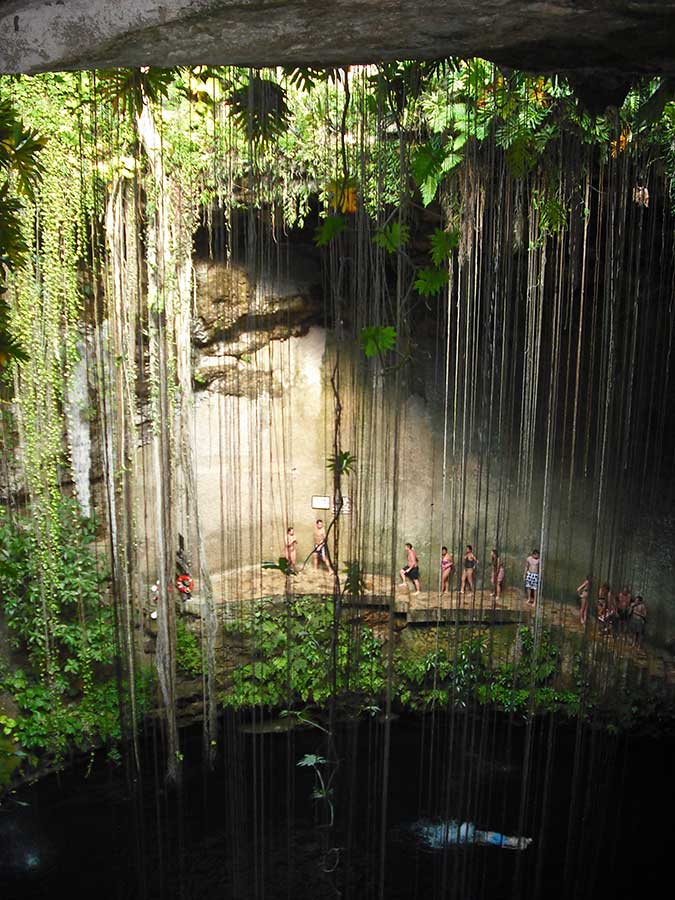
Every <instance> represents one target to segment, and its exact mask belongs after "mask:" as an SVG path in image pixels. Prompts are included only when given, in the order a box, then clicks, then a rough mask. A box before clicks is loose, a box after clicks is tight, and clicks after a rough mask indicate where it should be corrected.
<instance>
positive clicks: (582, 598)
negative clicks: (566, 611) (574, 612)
mask: <svg viewBox="0 0 675 900" xmlns="http://www.w3.org/2000/svg"><path fill="white" fill-rule="evenodd" d="M590 590H591V576H590V575H587V576H586V577H585V578H584V580H583V581H582V582H581V584H580V585H579V587H578V588H577V597H578V598H579V603H580V604H581V609H580V611H579V620H580V622H581V624H582V625H585V624H586V618H587V616H588V595H589V593H590Z"/></svg>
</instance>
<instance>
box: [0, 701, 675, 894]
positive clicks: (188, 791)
mask: <svg viewBox="0 0 675 900" xmlns="http://www.w3.org/2000/svg"><path fill="white" fill-rule="evenodd" d="M242 726H243V727H242ZM223 731H224V733H223V745H224V746H225V750H224V751H221V754H220V758H219V761H218V766H217V769H216V771H215V772H214V773H212V774H207V773H206V772H205V770H204V768H203V767H202V765H201V761H200V755H201V754H200V748H201V734H200V733H199V731H198V730H196V729H195V730H189V731H187V732H185V733H184V735H183V737H184V755H185V760H184V763H183V767H184V779H183V788H182V790H181V791H180V792H174V791H171V790H168V789H167V788H166V787H165V785H164V784H163V781H162V779H161V775H160V772H161V761H160V760H159V759H158V758H157V755H156V754H155V753H154V752H153V740H152V735H149V736H148V740H147V745H146V747H145V762H144V767H143V772H142V776H141V778H140V779H139V780H138V782H136V784H132V785H131V788H130V787H129V785H128V783H127V780H126V778H125V774H124V770H123V769H121V768H117V769H112V768H108V767H107V766H105V765H104V764H97V765H96V766H94V768H93V770H92V771H91V773H90V774H89V775H88V777H85V773H84V771H77V770H72V771H69V772H67V773H65V774H63V775H61V776H60V777H56V776H52V777H49V778H45V779H44V780H43V781H41V782H40V783H38V784H36V785H34V786H33V787H31V788H27V789H24V790H22V791H21V792H19V793H17V794H15V795H13V796H12V797H11V798H10V799H9V800H8V801H6V802H5V803H4V805H3V806H2V808H0V875H1V879H2V881H1V883H2V885H3V891H2V896H3V897H7V898H12V900H23V898H40V897H53V896H56V895H68V896H70V897H72V898H79V897H83V898H84V897H88V898H89V897H94V898H99V900H105V898H125V900H130V898H173V897H176V898H233V900H249V898H251V900H258V898H273V900H276V898H323V897H326V898H329V897H344V898H355V900H356V898H370V897H373V898H379V897H386V898H415V897H420V898H423V897H424V898H429V897H434V898H435V897H439V898H440V897H443V898H454V897H457V898H462V900H474V898H486V900H492V898H495V900H497V898H506V897H518V898H538V897H542V898H543V897H546V898H558V897H559V898H568V897H569V898H572V897H574V898H584V897H594V898H596V897H598V896H609V895H610V894H611V895H612V896H613V897H616V898H621V897H634V896H642V897H649V896H652V895H653V894H655V891H656V889H657V885H659V884H660V882H661V881H662V879H663V878H664V877H666V876H668V874H669V869H668V867H667V856H666V851H667V850H668V849H669V843H670V838H671V835H672V829H671V827H670V825H669V818H670V810H669V808H668V804H667V797H666V796H664V793H665V792H666V790H667V788H668V785H669V784H670V783H671V781H670V774H669V767H670V759H671V758H672V752H673V750H674V749H675V747H674V746H673V741H672V740H662V741H656V740H653V739H652V740H647V739H638V738H626V737H621V738H619V737H613V736H610V735H607V734H604V733H601V732H598V731H594V730H592V729H591V728H590V727H587V726H583V727H582V726H579V727H577V726H576V725H575V724H571V723H561V722H556V721H554V720H553V719H546V720H543V719H542V720H538V721H537V722H536V723H534V724H533V725H531V726H525V725H523V724H522V723H516V722H510V721H509V720H508V719H507V718H506V717H503V716H494V715H492V716H481V717H476V716H472V715H470V714H456V715H454V716H451V715H440V714H437V715H435V716H432V715H427V716H425V717H423V718H420V717H417V718H413V717H407V716H403V717H401V718H400V719H397V720H396V721H395V722H393V723H392V725H391V731H390V739H391V743H390V752H389V766H388V770H387V769H386V767H385V765H384V761H385V746H386V743H385V732H386V728H385V726H384V725H383V723H382V722H381V721H378V720H377V718H372V719H367V720H365V719H364V720H360V721H354V722H352V723H347V724H344V725H342V726H341V727H340V729H339V731H338V733H337V734H336V736H335V740H334V742H333V743H331V742H328V741H327V740H326V737H325V735H323V734H322V733H321V732H319V731H318V730H317V729H312V728H309V729H304V730H303V729H289V730H286V731H283V732H280V731H277V730H275V729H272V730H269V731H268V730H266V729H265V728H263V729H258V728H256V727H251V723H250V721H249V722H247V721H244V720H241V719H239V718H235V717H231V718H229V719H227V720H226V721H225V723H224V729H223ZM308 760H309V762H308ZM299 762H304V765H298V763H299ZM319 774H320V775H321V777H319ZM385 774H386V778H387V780H386V783H387V788H386V793H384V792H383V790H384V787H383V786H384V784H385ZM322 779H323V781H322ZM322 784H324V785H325V786H327V789H326V790H325V791H323V790H322V789H321V786H322ZM384 799H386V806H385V804H383V800H384ZM23 804H27V805H23ZM383 813H384V814H385V815H386V820H385V826H384V828H383V827H382V821H383V820H382V816H383ZM331 820H332V822H333V824H332V825H331ZM383 848H384V865H382V860H383V856H382V854H383Z"/></svg>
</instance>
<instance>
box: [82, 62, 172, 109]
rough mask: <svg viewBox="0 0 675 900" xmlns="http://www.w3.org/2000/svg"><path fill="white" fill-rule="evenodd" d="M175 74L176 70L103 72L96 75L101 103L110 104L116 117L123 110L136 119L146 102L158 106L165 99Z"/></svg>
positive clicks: (119, 70)
mask: <svg viewBox="0 0 675 900" xmlns="http://www.w3.org/2000/svg"><path fill="white" fill-rule="evenodd" d="M178 72H179V70H178V69H176V68H165V69H158V68H155V67H143V68H140V69H102V70H100V71H99V72H98V73H97V84H98V90H99V97H100V100H101V101H102V102H103V103H107V104H110V106H111V108H112V110H113V112H114V113H115V114H118V113H119V112H120V111H124V112H126V113H127V114H128V115H131V116H139V115H140V114H141V112H142V111H143V103H144V102H145V101H149V102H150V103H158V102H160V101H161V100H166V99H167V98H168V96H169V89H170V88H171V85H172V84H173V83H174V82H175V80H176V77H177V75H178Z"/></svg>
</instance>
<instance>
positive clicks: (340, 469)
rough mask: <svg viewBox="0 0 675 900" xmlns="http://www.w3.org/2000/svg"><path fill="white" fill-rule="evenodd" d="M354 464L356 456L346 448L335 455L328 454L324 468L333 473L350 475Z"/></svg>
mask: <svg viewBox="0 0 675 900" xmlns="http://www.w3.org/2000/svg"><path fill="white" fill-rule="evenodd" d="M355 465H356V457H355V456H353V455H352V454H351V453H350V452H349V451H348V450H341V451H340V452H339V453H338V454H337V456H329V457H328V462H327V463H326V468H327V469H330V470H331V472H333V473H334V474H335V475H351V473H352V471H353V470H354V466H355Z"/></svg>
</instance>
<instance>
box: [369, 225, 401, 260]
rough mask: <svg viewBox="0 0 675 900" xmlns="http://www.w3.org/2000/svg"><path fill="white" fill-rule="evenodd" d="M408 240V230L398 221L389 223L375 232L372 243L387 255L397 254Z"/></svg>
mask: <svg viewBox="0 0 675 900" xmlns="http://www.w3.org/2000/svg"><path fill="white" fill-rule="evenodd" d="M409 239H410V228H409V227H408V226H407V225H404V224H402V223H401V222H399V221H394V222H391V223H390V224H389V225H385V226H384V228H380V229H378V230H377V231H376V232H375V236H374V238H373V241H374V242H375V243H376V244H377V246H378V247H382V249H383V250H385V251H386V252H387V253H397V252H398V251H399V250H400V249H401V247H404V246H405V245H406V244H407V243H408V241H409Z"/></svg>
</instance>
